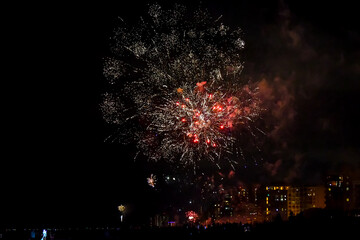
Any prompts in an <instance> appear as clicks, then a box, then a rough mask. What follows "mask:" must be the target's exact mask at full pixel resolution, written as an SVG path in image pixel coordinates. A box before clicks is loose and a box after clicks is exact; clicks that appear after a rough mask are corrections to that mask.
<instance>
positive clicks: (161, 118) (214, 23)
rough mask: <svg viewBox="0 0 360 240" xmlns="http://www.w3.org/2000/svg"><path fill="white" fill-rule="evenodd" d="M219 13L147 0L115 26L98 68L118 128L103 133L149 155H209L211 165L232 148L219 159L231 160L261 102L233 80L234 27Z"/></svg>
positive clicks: (190, 158) (194, 159)
mask: <svg viewBox="0 0 360 240" xmlns="http://www.w3.org/2000/svg"><path fill="white" fill-rule="evenodd" d="M220 19H221V17H220V18H218V19H216V20H214V19H212V18H211V17H210V16H209V14H208V13H207V12H206V11H201V10H198V11H196V12H195V13H193V15H192V16H191V17H190V16H189V14H188V13H187V12H186V9H185V7H183V6H180V5H175V8H174V9H172V10H163V9H162V8H161V7H160V6H159V5H156V4H155V5H152V6H150V9H149V17H148V18H147V19H144V18H141V21H140V23H139V24H138V25H136V26H134V27H128V26H125V25H124V23H122V24H123V26H121V27H119V28H118V29H116V30H115V36H114V38H113V40H114V44H113V46H112V50H113V57H112V58H108V59H106V61H105V68H104V76H105V77H106V78H108V79H109V81H110V84H111V85H112V90H111V91H109V92H107V93H105V94H104V101H103V104H102V106H101V109H102V112H103V116H104V119H105V120H106V121H107V122H108V123H111V124H114V125H116V126H118V129H119V130H118V131H117V132H116V134H115V135H114V136H111V137H110V138H109V139H112V140H116V139H118V140H119V141H120V142H124V143H129V142H135V143H136V144H137V147H138V149H139V152H141V153H143V155H146V156H148V158H149V159H152V160H155V161H157V160H160V159H164V160H167V161H171V162H176V163H179V164H183V165H188V164H191V165H193V166H194V167H195V166H196V164H197V163H198V162H199V161H201V160H202V159H209V160H211V161H212V162H214V163H215V164H216V165H217V166H219V163H220V161H221V157H223V156H226V155H235V158H233V159H232V158H227V159H228V160H229V162H230V164H231V166H233V163H236V162H237V160H236V159H237V158H238V155H243V153H242V152H243V151H242V149H241V145H240V144H239V141H238V140H239V136H240V135H242V131H244V130H245V131H248V132H250V133H251V135H255V133H254V132H255V131H253V130H252V129H253V128H252V127H251V125H252V123H254V121H255V120H256V119H257V118H258V117H259V115H260V112H261V110H262V109H261V108H260V104H259V99H258V98H257V95H256V93H257V88H256V87H252V86H251V85H250V84H244V83H242V82H241V81H240V80H239V79H240V78H239V75H240V73H241V71H242V68H243V67H242V62H241V57H240V52H241V49H242V48H243V47H244V45H245V44H244V41H243V40H242V39H241V30H240V29H236V30H234V31H230V29H229V27H227V26H225V25H224V24H223V23H221V22H220ZM254 129H257V128H254ZM259 131H260V130H259ZM220 165H221V164H220Z"/></svg>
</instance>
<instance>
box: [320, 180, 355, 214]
mask: <svg viewBox="0 0 360 240" xmlns="http://www.w3.org/2000/svg"><path fill="white" fill-rule="evenodd" d="M325 187H326V208H328V209H331V210H341V211H349V210H350V209H351V205H352V184H351V180H350V177H349V176H344V175H331V176H328V177H327V178H326V183H325Z"/></svg>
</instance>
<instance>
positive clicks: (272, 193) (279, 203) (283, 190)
mask: <svg viewBox="0 0 360 240" xmlns="http://www.w3.org/2000/svg"><path fill="white" fill-rule="evenodd" d="M265 189H266V190H265V220H267V221H269V220H272V219H273V218H275V217H277V216H280V217H281V218H282V219H283V220H285V219H287V217H288V203H287V202H288V198H287V197H288V190H289V189H290V186H266V187H265Z"/></svg>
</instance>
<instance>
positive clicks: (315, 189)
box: [288, 186, 325, 217]
mask: <svg viewBox="0 0 360 240" xmlns="http://www.w3.org/2000/svg"><path fill="white" fill-rule="evenodd" d="M310 208H325V188H324V187H322V186H301V187H290V188H289V190H288V217H289V216H291V215H293V216H296V215H297V214H299V213H300V212H303V211H305V210H307V209H310Z"/></svg>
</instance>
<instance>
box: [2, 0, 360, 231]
mask: <svg viewBox="0 0 360 240" xmlns="http://www.w3.org/2000/svg"><path fill="white" fill-rule="evenodd" d="M149 2H151V1H146V2H145V1H136V0H135V1H130V2H129V3H127V4H126V5H124V4H122V3H120V1H119V3H117V4H109V5H106V4H102V5H101V6H98V5H96V4H88V5H81V6H75V5H74V6H72V5H55V4H51V5H49V6H42V5H38V6H34V5H31V6H22V7H21V8H19V6H13V7H10V8H9V9H8V10H9V12H10V13H11V16H10V17H9V18H8V22H9V23H10V24H9V27H8V28H7V29H6V30H9V34H7V40H8V41H9V44H8V45H7V46H5V48H8V50H9V51H10V56H9V58H8V63H7V64H6V65H8V64H9V63H10V64H9V65H10V67H7V71H8V72H9V75H6V78H7V79H6V80H3V81H4V82H6V83H5V87H4V88H3V93H5V94H4V96H5V99H4V100H3V105H4V106H5V108H4V109H5V113H4V114H3V116H4V117H5V118H6V124H5V125H3V128H4V130H5V131H4V132H5V134H3V135H2V136H3V147H2V149H3V151H2V161H1V190H0V191H1V192H0V196H1V202H2V203H1V206H0V211H1V212H0V220H1V223H30V224H46V223H59V224H61V223H70V224H75V225H76V224H79V223H81V224H86V223H106V222H108V221H112V219H114V217H115V216H116V206H117V205H119V204H120V203H131V204H132V205H133V207H134V208H137V209H147V208H148V207H149V206H151V203H146V202H144V199H150V202H151V199H152V198H151V197H152V196H153V193H151V191H149V187H148V186H147V184H146V177H147V174H148V171H147V169H146V168H145V167H144V164H143V162H141V161H138V162H135V163H134V161H133V158H132V154H133V153H134V149H133V148H132V147H131V146H129V147H124V146H122V145H119V144H110V143H104V139H105V138H106V137H107V136H108V135H109V134H111V131H112V129H111V128H110V127H109V126H107V125H106V124H105V122H104V121H103V119H102V116H101V112H100V110H99V104H100V103H101V94H103V93H104V91H105V88H106V81H105V79H104V76H103V74H102V72H103V59H104V57H106V56H108V55H109V54H110V51H109V46H110V41H109V38H110V37H111V36H112V30H113V29H114V27H115V26H116V24H117V21H118V20H117V17H118V16H120V17H122V18H123V19H124V20H125V21H128V22H132V21H136V20H137V19H139V17H140V16H141V15H144V14H146V11H147V8H148V3H149ZM157 2H158V3H160V5H162V6H163V7H164V8H168V7H171V6H172V4H170V3H166V1H157ZM180 2H181V3H185V4H186V5H187V6H188V7H189V8H190V9H191V8H194V7H197V6H198V3H197V2H196V1H180ZM202 5H203V7H204V8H207V9H208V10H209V12H210V13H211V14H212V15H213V16H214V17H217V16H220V15H223V18H222V21H223V22H224V24H225V25H228V26H230V27H232V28H234V27H238V26H240V27H241V28H242V29H243V31H244V40H245V49H244V51H243V59H244V71H243V74H242V75H243V77H244V79H252V80H254V81H258V82H259V86H260V87H261V89H262V90H261V95H262V97H263V99H264V100H266V107H267V109H268V111H267V112H266V114H265V117H264V119H265V120H266V126H265V129H266V130H267V134H268V137H267V140H266V141H265V143H264V145H263V154H264V155H263V156H264V162H263V163H262V164H261V166H258V167H257V168H251V169H248V170H242V178H246V179H242V181H249V182H257V183H268V182H273V181H275V182H278V181H281V182H285V183H289V184H322V180H323V177H324V176H325V175H326V174H330V173H340V172H346V173H347V174H349V175H351V176H352V177H353V178H354V179H359V178H360V174H359V172H360V171H359V169H360V150H359V149H360V140H359V122H360V117H359V114H358V113H359V104H360V100H359V92H360V83H359V79H360V78H359V77H360V63H359V62H360V61H359V57H360V47H359V46H360V33H359V27H358V22H359V19H358V13H357V8H356V7H355V6H354V3H352V1H341V2H334V3H329V2H328V1H321V2H318V3H314V2H313V1H246V0H244V1H228V0H225V1H224V0H223V1H204V3H202ZM3 77H5V75H3ZM157 196H158V195H157ZM154 201H155V199H154ZM156 201H157V200H156ZM138 211H140V210H138ZM109 219H110V220H109Z"/></svg>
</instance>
